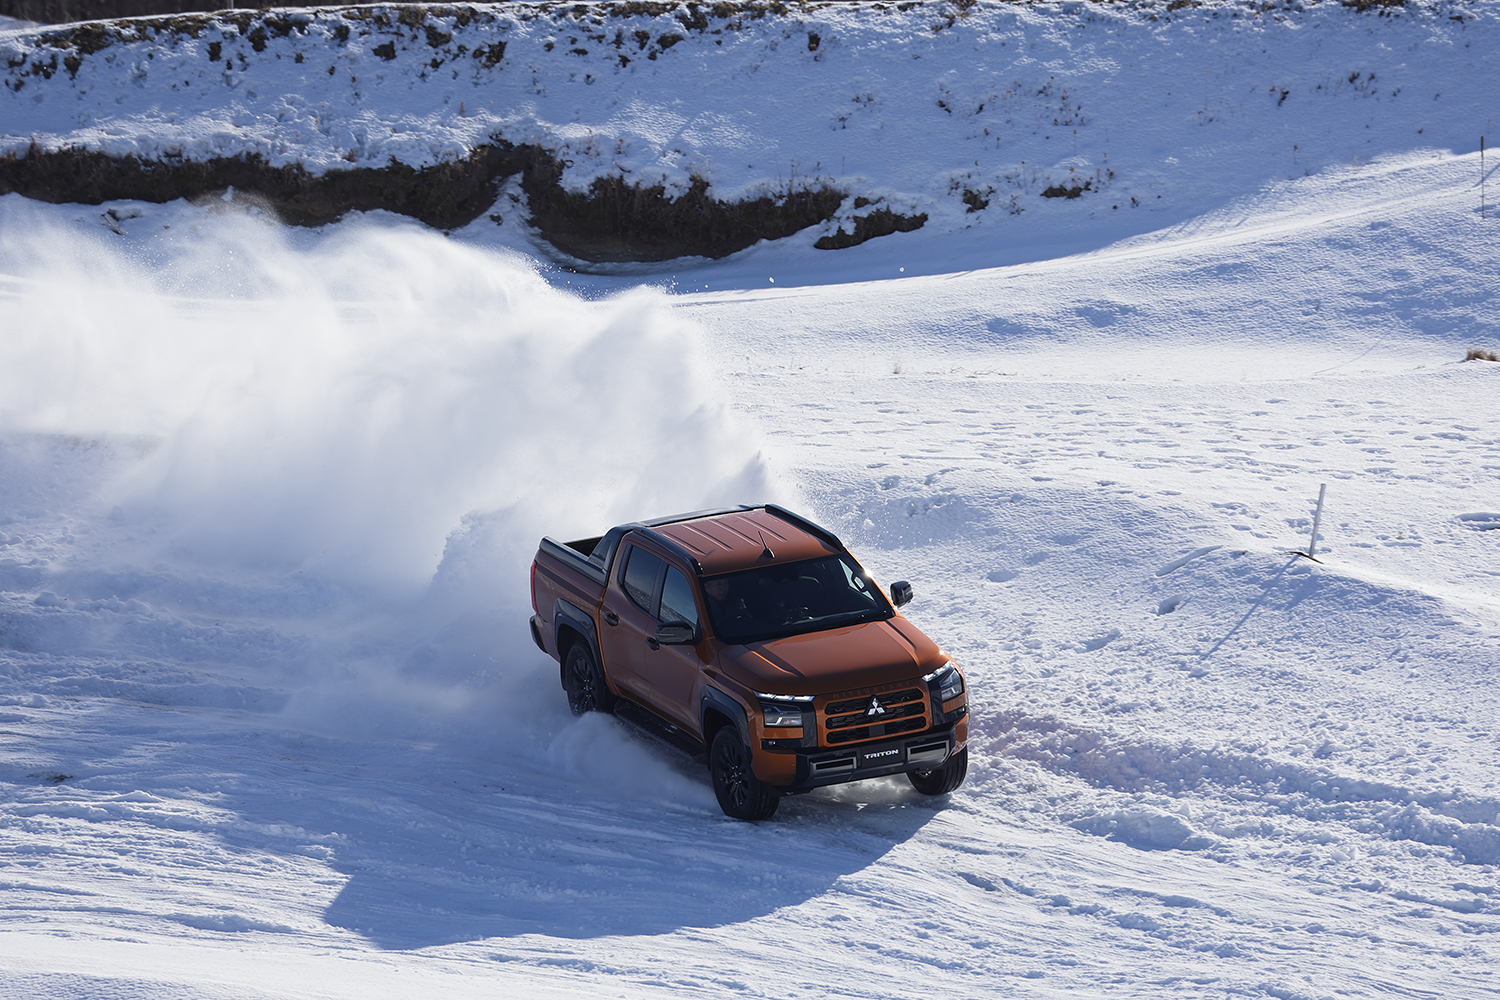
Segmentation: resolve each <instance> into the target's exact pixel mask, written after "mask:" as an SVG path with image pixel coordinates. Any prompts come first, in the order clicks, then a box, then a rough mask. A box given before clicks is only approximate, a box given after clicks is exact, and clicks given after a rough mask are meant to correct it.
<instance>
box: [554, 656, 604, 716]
mask: <svg viewBox="0 0 1500 1000" xmlns="http://www.w3.org/2000/svg"><path fill="white" fill-rule="evenodd" d="M563 690H564V691H566V692H567V694H568V708H570V709H572V711H573V714H574V715H582V714H584V713H585V712H604V713H606V714H607V713H610V712H613V711H614V710H615V696H614V694H613V693H612V692H611V691H610V690H609V684H608V683H606V682H605V680H604V671H602V670H600V669H599V664H597V663H595V662H594V654H593V653H591V652H589V647H588V646H587V645H586V644H585V643H582V642H575V643H573V645H571V646H569V647H568V655H567V657H566V659H564V660H563Z"/></svg>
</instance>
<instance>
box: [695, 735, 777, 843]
mask: <svg viewBox="0 0 1500 1000" xmlns="http://www.w3.org/2000/svg"><path fill="white" fill-rule="evenodd" d="M708 769H709V773H710V774H712V775H713V779H714V795H715V796H717V797H718V799H719V808H720V809H723V810H724V815H726V816H732V817H733V818H735V819H743V820H761V819H770V818H771V816H772V815H774V814H775V812H776V807H777V806H778V805H779V804H780V803H781V796H780V795H779V794H778V793H777V791H776V789H774V788H771V787H769V786H767V785H764V784H762V783H761V780H760V779H759V778H757V777H756V776H755V772H754V771H753V770H751V767H750V751H749V750H747V749H745V745H744V744H743V743H741V742H740V734H739V733H738V732H736V731H735V728H734V727H733V726H725V727H724V728H722V729H720V730H719V731H718V732H717V733H715V734H714V742H713V746H712V747H711V748H710V749H709V751H708Z"/></svg>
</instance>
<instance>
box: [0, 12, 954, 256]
mask: <svg viewBox="0 0 1500 1000" xmlns="http://www.w3.org/2000/svg"><path fill="white" fill-rule="evenodd" d="M0 4H4V5H5V6H4V7H3V10H4V11H5V12H6V13H8V14H11V15H12V16H18V17H25V18H28V19H32V20H43V19H57V18H63V17H77V16H92V17H102V16H118V15H120V14H132V13H135V14H156V15H158V16H153V17H141V18H139V19H137V20H133V21H113V22H112V21H105V20H98V21H90V22H87V23H79V24H69V25H65V26H63V27H60V28H57V29H52V30H49V31H46V32H43V33H42V34H41V35H40V37H39V39H38V42H37V48H36V49H35V50H34V51H33V52H32V53H30V54H26V55H23V57H22V58H20V59H19V61H17V60H16V59H12V60H11V61H10V68H11V70H12V71H13V73H12V75H13V76H14V80H12V81H11V84H10V85H11V86H12V89H14V90H16V91H18V92H19V90H20V89H21V88H22V87H23V86H27V85H28V80H29V79H30V78H31V77H36V78H38V79H47V80H50V79H52V78H53V77H54V76H57V75H59V74H63V73H66V74H68V77H69V78H76V77H77V75H78V73H79V71H80V67H82V66H83V64H84V62H85V61H86V60H89V59H91V58H94V57H95V56H96V55H98V54H99V53H103V52H105V51H106V50H109V49H111V48H113V47H114V46H117V45H121V44H137V43H141V42H148V43H153V44H154V43H155V40H156V39H158V38H162V37H165V38H172V37H191V38H194V39H196V38H198V37H199V33H200V32H202V31H204V30H205V29H206V28H208V27H210V26H213V27H216V28H217V27H222V26H224V25H228V26H230V27H231V28H232V29H233V31H232V32H231V37H234V38H243V39H244V40H245V42H246V44H247V45H249V46H250V47H251V49H252V50H253V52H254V53H257V54H258V53H261V52H263V51H264V50H265V49H266V47H267V45H268V42H269V41H271V40H274V39H275V38H282V37H287V36H290V35H301V34H306V33H307V32H308V25H309V24H311V23H312V22H313V21H314V20H316V19H317V18H318V17H319V14H318V13H317V12H315V11H311V10H309V11H306V12H299V11H285V10H277V11H267V10H259V11H251V10H232V9H222V8H221V12H220V13H218V14H214V15H206V14H202V13H192V12H185V13H176V12H177V11H179V10H182V11H187V10H188V9H189V8H191V7H193V6H194V5H193V4H192V3H191V2H190V0H111V2H109V3H106V2H105V0H0ZM28 5H30V6H28ZM70 5H71V6H70ZM780 6H781V5H780V4H778V3H776V2H774V0H772V2H769V3H766V2H758V0H752V2H746V3H741V4H733V3H721V4H717V5H715V6H714V7H713V8H712V10H713V12H714V14H715V16H720V15H722V16H724V17H729V16H731V15H734V16H738V15H740V14H743V15H744V16H746V17H763V16H766V14H767V13H768V12H771V13H774V12H777V10H778V9H779V8H780ZM720 8H723V9H722V10H721V9H720ZM355 11H358V15H357V17H356V16H355V15H354V14H353V13H352V12H355ZM372 11H373V13H371V12H372ZM434 11H436V12H439V13H445V14H449V15H452V17H451V20H452V21H453V23H454V25H456V26H458V27H463V26H465V25H468V24H470V23H471V22H473V23H478V22H479V21H482V20H484V19H485V18H486V17H488V18H489V19H490V20H493V14H492V13H489V12H488V11H486V10H483V9H480V8H472V7H455V8H451V9H449V8H436V7H432V8H428V7H417V6H393V7H389V8H384V7H383V8H379V9H376V8H350V9H348V10H345V11H342V12H335V14H336V15H338V16H342V15H350V16H351V17H355V19H357V20H360V23H361V25H363V24H364V23H365V22H369V24H370V25H371V26H374V27H379V28H380V29H381V30H385V31H393V32H394V31H401V30H405V29H406V28H410V30H411V31H412V32H419V30H425V32H426V34H425V36H420V35H419V37H424V38H425V39H426V44H427V45H428V46H429V47H430V48H432V49H433V51H434V53H435V54H434V55H433V56H432V60H431V66H432V67H433V68H434V69H435V68H436V67H438V66H439V65H442V64H443V59H444V58H448V57H453V56H454V53H453V52H449V51H448V48H449V47H450V43H454V36H453V34H452V32H453V31H454V30H455V28H452V27H450V28H447V29H444V28H443V27H442V26H441V25H440V24H439V25H437V26H435V24H434V23H430V22H429V21H428V17H429V15H430V14H431V13H432V12H434ZM605 13H607V14H608V16H610V17H624V16H627V15H631V16H634V15H636V14H640V15H643V16H660V15H663V14H672V15H673V16H675V19H676V20H677V21H678V22H680V24H681V25H682V28H681V30H684V31H694V30H697V31H704V30H708V27H709V22H708V21H707V19H706V16H707V14H706V9H702V8H700V7H699V5H698V4H696V3H691V2H690V3H688V4H686V5H681V6H679V5H676V4H671V3H660V4H653V3H624V4H620V5H612V6H610V7H609V8H608V9H607V11H606V12H605ZM329 16H335V15H329ZM530 16H538V15H537V14H536V13H535V12H531V15H530ZM444 23H446V22H444ZM360 30H361V31H363V28H361V29H360ZM236 33H237V34H236ZM617 34H620V33H618V32H617ZM645 35H647V33H646V32H644V31H637V32H636V33H635V36H645ZM635 36H633V37H635ZM332 37H333V38H334V39H335V40H336V41H337V43H338V44H342V43H343V42H344V41H346V40H347V39H348V38H349V37H350V25H349V24H348V23H345V22H343V21H341V22H340V24H339V25H336V26H335V27H334V28H333V29H332ZM393 37H394V36H393ZM414 37H418V36H414ZM621 37H622V38H623V34H621ZM681 38H682V36H681V35H680V34H668V35H663V36H662V37H661V38H660V39H658V40H657V41H656V42H654V43H653V44H654V45H655V46H656V48H653V49H652V50H651V52H650V53H649V55H648V56H646V57H644V58H647V59H655V58H656V57H657V56H658V55H659V54H660V52H664V51H666V49H667V48H668V47H670V46H671V45H672V44H674V43H675V42H677V41H680V40H681ZM638 41H639V42H640V46H641V48H642V49H644V48H645V47H646V44H647V42H646V40H644V39H641V38H638ZM223 44H224V43H220V42H217V41H215V42H210V43H208V44H207V45H206V47H205V49H204V51H205V52H206V54H207V58H208V60H209V61H210V62H213V63H215V64H217V63H218V62H219V61H220V60H221V59H223V60H224V66H225V69H226V72H228V71H229V68H230V63H229V55H228V52H227V51H226V50H224V48H223ZM418 44H420V43H418ZM454 44H456V43H454ZM813 44H814V43H812V42H809V45H810V46H812V45H813ZM547 48H548V49H550V48H551V44H550V43H549V44H548V45H547ZM439 49H441V50H442V51H441V52H438V50H439ZM658 49H659V51H658ZM370 51H371V53H372V54H373V55H374V56H375V57H378V58H379V59H381V60H384V61H390V60H393V59H395V58H396V47H395V43H394V42H387V43H385V44H382V45H375V46H373V47H372V48H371V50H370ZM580 51H582V50H580ZM456 52H457V57H466V58H468V60H469V62H471V63H475V64H476V65H481V66H483V67H485V68H489V67H496V66H499V65H500V64H501V63H502V62H503V61H504V59H505V52H506V45H505V41H504V40H499V41H492V42H491V44H488V45H483V46H481V45H477V44H476V46H475V47H474V48H473V49H472V51H471V52H468V53H467V56H466V55H465V54H466V46H464V45H457V49H456ZM149 55H150V53H148V56H149ZM277 58H280V55H279V54H278V55H277ZM295 61H296V62H297V63H299V64H300V63H302V62H303V56H302V54H301V53H300V52H298V53H296V54H295ZM624 61H628V59H624V58H623V57H622V64H623V62H624ZM240 62H241V68H243V62H244V53H241V54H240ZM329 72H330V73H332V72H333V70H332V69H331V68H330V70H329ZM567 155H568V154H567V153H566V151H562V150H557V149H550V148H547V147H544V146H542V145H538V144H535V143H532V144H525V145H517V144H512V143H510V142H508V141H506V140H505V139H503V138H501V137H500V136H498V135H493V134H492V135H491V136H490V137H489V140H488V141H487V142H481V143H479V144H478V145H476V146H473V147H471V148H470V149H469V150H468V152H467V153H466V154H465V155H463V156H462V157H459V158H451V159H445V160H444V161H443V162H440V163H438V164H434V165H429V166H423V167H413V166H411V165H409V164H406V163H403V162H400V161H399V160H398V159H396V158H395V157H394V156H393V157H391V158H390V159H389V160H388V161H387V162H386V163H383V164H379V165H358V166H356V165H350V166H348V167H342V166H340V167H336V168H331V169H322V170H314V169H309V168H307V167H306V166H304V165H303V164H302V162H301V161H294V162H292V163H287V162H285V158H284V157H283V158H282V162H280V163H273V162H272V161H271V160H270V159H269V158H267V156H266V155H264V154H263V153H261V152H257V151H248V152H243V153H238V154H233V155H223V156H214V157H204V156H202V155H201V154H200V155H199V156H197V157H194V156H192V155H189V154H173V153H167V154H161V155H159V156H156V157H153V156H146V155H141V154H133V153H125V154H111V153H106V152H102V151H100V150H97V149H89V148H85V147H84V146H81V145H79V146H72V145H66V146H62V147H56V146H54V147H50V148H48V147H44V146H42V145H39V144H38V143H37V142H36V141H35V140H33V141H32V143H31V145H30V148H28V149H25V150H23V151H17V152H13V153H9V154H6V155H4V156H0V194H9V193H18V194H21V195H23V196H26V197H29V198H35V199H38V200H41V201H47V202H53V203H81V204H99V203H101V202H105V201H114V200H140V201H150V202H166V201H172V200H175V199H178V198H186V199H190V200H191V199H198V198H203V197H207V196H210V195H213V194H215V193H218V192H222V191H225V190H227V189H229V188H233V189H235V190H236V191H240V192H244V193H250V194H254V195H256V196H258V197H259V198H261V199H263V201H264V202H265V203H266V204H267V205H268V206H269V207H270V208H271V209H273V210H274V211H275V212H276V213H277V214H278V215H279V216H280V217H281V218H282V219H283V220H284V221H286V222H288V223H291V224H295V225H321V224H324V223H328V222H332V221H335V220H337V219H339V218H340V217H342V216H343V215H345V214H347V213H348V212H351V211H369V210H375V209H384V210H387V211H391V212H396V213H399V214H402V215H407V216H410V217H412V218H415V219H418V220H420V221H422V222H424V223H426V224H428V225H431V226H434V227H437V228H441V229H454V228H457V227H460V226H464V225H467V224H468V223H470V222H473V221H474V220H475V219H477V218H479V217H480V216H482V215H483V214H484V213H486V212H493V211H496V209H495V208H494V207H493V206H494V205H495V203H496V200H497V198H498V196H499V192H500V189H501V186H502V184H503V183H504V182H505V181H507V180H508V179H510V178H513V177H517V176H519V179H520V180H519V185H518V186H519V190H520V192H521V193H522V195H523V196H524V198H525V200H526V203H527V208H528V209H529V214H530V222H531V224H532V225H533V226H534V227H535V228H536V230H537V232H538V234H539V235H540V236H541V237H542V238H543V239H545V240H547V241H548V242H550V243H551V244H552V245H553V246H555V247H556V248H557V249H558V250H560V251H562V252H563V253H565V254H568V255H569V256H571V257H573V258H576V259H579V260H583V261H589V262H599V263H602V262H616V261H661V260H669V259H672V258H675V257H685V256H702V257H724V256H727V255H729V254H732V253H735V252H737V251H739V250H743V249H745V248H747V247H750V246H752V245H754V244H755V243H757V242H759V241H760V240H775V239H781V238H784V237H786V236H790V235H792V234H793V233H796V232H798V231H800V230H803V229H806V228H808V227H810V226H816V225H819V224H821V223H824V222H827V221H828V220H830V219H832V218H834V217H835V216H836V215H837V213H838V212H839V210H840V208H841V206H842V205H843V204H844V201H845V199H846V198H847V196H848V195H849V194H850V192H848V191H845V190H842V189H841V188H839V187H835V186H833V185H832V184H831V183H830V182H828V181H803V182H796V181H794V182H792V183H790V184H786V185H784V186H782V185H778V186H777V187H776V188H774V189H769V190H763V191H762V192H759V193H757V194H755V195H754V196H749V197H745V198H743V200H738V201H721V200H719V199H717V198H716V197H714V195H713V193H712V191H713V189H712V187H711V186H710V184H709V182H708V181H707V180H706V179H704V178H702V177H699V176H697V175H692V176H691V177H690V183H689V184H688V185H687V187H686V189H685V190H684V189H683V188H681V187H680V186H679V187H675V188H671V189H669V188H668V187H667V186H666V185H664V184H663V183H660V182H656V183H652V182H645V181H636V182H629V181H627V180H626V179H625V177H624V176H621V175H619V174H609V175H605V176H600V177H596V178H594V179H593V180H592V181H591V182H590V184H589V186H588V188H586V189H584V190H577V189H569V188H568V187H565V186H564V185H563V183H562V179H563V175H564V172H565V170H566V169H567V168H568V167H569V166H570V161H569V160H568V158H567ZM350 158H351V159H352V157H350ZM869 204H871V202H870V201H869V200H867V199H858V200H857V201H856V202H855V208H861V207H864V206H866V205H869ZM507 214H509V213H507ZM497 221H498V219H497ZM844 221H845V222H847V223H849V224H850V225H851V226H852V228H853V232H845V231H844V229H843V228H842V226H841V227H840V228H839V229H838V231H837V232H836V233H835V234H833V235H832V236H825V237H824V238H822V239H820V240H819V241H818V243H817V244H816V245H817V246H818V247H819V248H820V249H828V250H834V249H844V248H846V247H849V246H855V245H858V244H860V243H863V242H865V241H867V240H869V239H872V238H875V237H878V236H883V235H887V234H889V233H892V232H907V231H910V230H911V229H915V228H918V227H920V226H921V225H922V224H923V223H924V222H925V221H926V216H925V215H915V216H912V217H910V218H908V217H905V216H900V215H896V214H895V213H893V212H892V211H891V210H890V209H889V208H888V207H883V206H882V207H879V208H877V209H875V210H874V211H873V212H871V213H867V214H866V215H863V216H860V217H853V218H851V219H846V220H844Z"/></svg>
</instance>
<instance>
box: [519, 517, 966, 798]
mask: <svg viewBox="0 0 1500 1000" xmlns="http://www.w3.org/2000/svg"><path fill="white" fill-rule="evenodd" d="M911 594H912V592H911V586H910V585H909V584H907V583H905V582H900V583H893V584H892V585H891V590H890V597H889V598H887V596H886V595H885V594H884V593H882V592H881V590H880V588H879V587H878V586H877V585H876V584H875V582H874V581H873V580H872V579H870V576H869V574H868V573H866V572H865V571H864V569H862V568H861V567H860V565H859V563H858V562H856V561H855V560H854V557H853V556H851V555H850V554H849V551H848V549H846V548H845V547H844V546H843V544H842V543H841V542H840V541H839V540H838V538H837V537H836V536H835V535H834V534H833V533H832V532H830V531H828V530H826V529H824V528H822V527H819V526H818V525H816V524H814V523H813V522H811V521H809V520H807V519H806V518H803V517H800V516H798V515H796V514H794V513H792V512H791V511H789V510H785V509H784V508H781V507H777V506H775V505H773V504H766V505H765V506H761V507H733V508H728V509H724V510H708V511H696V512H694V513H691V514H678V515H676V516H673V517H663V518H657V519H655V520H652V521H643V522H638V523H634V524H624V525H620V526H619V527H617V528H612V529H611V530H610V531H609V532H607V533H606V534H604V535H603V536H601V537H599V538H586V539H583V540H582V541H576V542H568V543H566V544H565V543H562V542H558V541H555V540H554V539H551V538H544V539H542V543H541V547H540V549H539V550H538V551H537V554H536V560H535V561H534V562H533V563H532V565H531V606H532V610H533V611H534V612H535V614H534V615H533V616H532V618H531V637H532V639H533V640H534V641H535V642H536V644H537V647H538V648H539V649H541V650H542V651H543V652H544V653H546V654H547V655H549V656H551V657H552V658H553V659H554V660H557V661H558V664H559V667H560V673H561V679H562V686H563V690H564V691H565V692H567V696H568V706H569V707H570V708H571V709H572V710H573V712H574V713H575V714H578V715H582V714H583V713H584V712H590V711H595V712H613V713H615V714H617V715H619V716H620V717H621V718H623V719H625V720H626V721H628V722H631V723H633V724H634V725H636V726H638V727H639V728H641V729H643V730H645V731H647V732H648V733H651V734H653V735H654V736H656V737H657V738H659V739H660V740H662V741H663V742H665V743H666V744H668V745H669V746H672V747H675V748H676V749H678V750H681V751H683V752H685V753H688V754H690V755H693V756H696V757H700V758H706V760H707V764H708V769H709V773H710V775H711V776H712V778H713V786H714V794H715V795H716V796H717V797H718V800H719V805H720V806H721V807H722V808H723V810H724V812H725V813H726V814H728V815H729V816H733V817H735V818H736V819H745V820H760V819H767V818H769V817H770V816H771V815H772V814H773V813H775V812H776V806H777V804H778V802H779V801H780V799H781V796H782V795H791V794H796V793H798V792H805V791H808V790H810V789H813V788H817V787H820V786H822V785H833V784H838V783H841V782H846V781H858V780H860V779H861V778H874V777H880V776H884V775H891V774H905V775H906V776H907V777H908V778H909V779H910V781H911V783H912V785H913V786H914V787H915V788H916V789H917V791H919V792H922V793H923V794H926V795H942V794H945V793H947V792H950V791H952V790H953V789H955V788H957V787H958V786H959V784H960V783H961V782H962V781H963V779H964V775H965V773H966V772H967V770H968V747H967V743H968V728H969V727H968V711H969V703H968V694H967V692H966V690H965V687H964V675H963V673H962V671H960V670H959V668H958V666H957V664H955V663H954V662H953V661H952V660H951V659H950V658H949V657H948V656H947V654H945V653H944V652H943V651H942V650H941V649H939V648H938V646H937V644H936V643H934V642H933V641H932V640H931V639H929V638H927V636H925V635H923V634H922V633H921V632H920V631H918V629H917V627H916V626H915V625H913V624H911V623H910V622H909V621H907V620H906V619H905V618H904V617H903V616H902V615H901V614H900V613H899V612H898V611H897V610H896V609H897V608H899V607H901V606H902V605H904V604H906V603H907V602H908V601H910V600H911Z"/></svg>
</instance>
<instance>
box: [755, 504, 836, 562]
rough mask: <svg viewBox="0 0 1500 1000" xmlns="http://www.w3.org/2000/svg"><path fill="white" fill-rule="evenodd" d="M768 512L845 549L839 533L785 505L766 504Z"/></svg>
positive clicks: (834, 545)
mask: <svg viewBox="0 0 1500 1000" xmlns="http://www.w3.org/2000/svg"><path fill="white" fill-rule="evenodd" d="M766 513H767V514H770V515H772V516H773V517H779V518H781V519H782V520H783V521H785V522H787V523H788V524H795V525H796V526H797V527H799V528H801V529H802V530H803V531H805V532H807V533H808V534H810V535H813V536H816V537H817V538H821V539H822V540H823V541H825V542H827V543H828V544H829V545H832V546H833V547H834V548H836V549H838V550H839V551H841V552H842V551H843V550H844V543H843V542H841V541H839V536H838V535H835V534H834V533H833V532H831V531H829V530H828V529H827V528H825V527H823V526H822V525H821V524H816V523H814V522H812V521H809V520H808V519H807V518H805V517H803V516H802V515H801V514H793V513H792V512H791V511H789V510H787V509H786V508H785V507H779V506H777V505H776V504H774V503H768V504H766Z"/></svg>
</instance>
